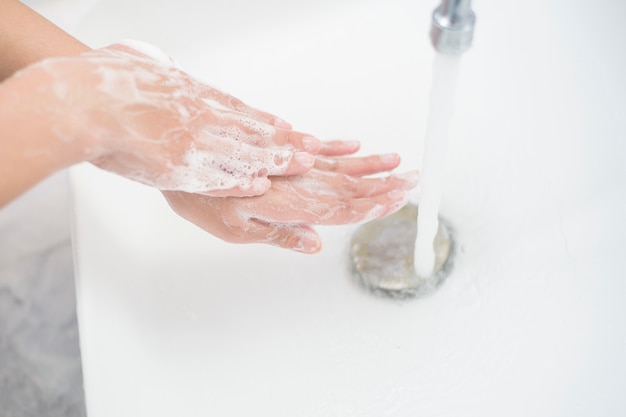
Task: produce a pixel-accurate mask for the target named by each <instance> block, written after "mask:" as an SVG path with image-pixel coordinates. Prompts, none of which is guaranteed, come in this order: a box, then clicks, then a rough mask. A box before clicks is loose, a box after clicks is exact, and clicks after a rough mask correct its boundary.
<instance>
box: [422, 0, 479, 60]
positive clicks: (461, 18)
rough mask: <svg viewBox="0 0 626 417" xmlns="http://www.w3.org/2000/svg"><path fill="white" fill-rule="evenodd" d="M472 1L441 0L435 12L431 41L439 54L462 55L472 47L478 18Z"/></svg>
mask: <svg viewBox="0 0 626 417" xmlns="http://www.w3.org/2000/svg"><path fill="white" fill-rule="evenodd" d="M471 3H472V0H441V4H440V5H439V7H437V8H436V9H435V11H434V12H433V19H432V25H431V29H430V39H431V41H432V43H433V46H434V47H435V49H436V50H437V51H438V52H441V53H443V54H450V55H460V54H462V53H463V52H465V51H467V50H468V49H469V48H470V46H471V45H472V38H473V36H474V23H475V21H476V16H475V15H474V12H473V11H472V9H471Z"/></svg>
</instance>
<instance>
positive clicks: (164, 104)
mask: <svg viewBox="0 0 626 417" xmlns="http://www.w3.org/2000/svg"><path fill="white" fill-rule="evenodd" d="M15 77H30V78H31V79H30V80H27V81H29V82H30V85H33V86H37V87H36V88H35V87H33V89H32V91H31V93H32V94H34V95H36V96H37V98H38V100H32V101H33V102H35V103H39V105H40V106H39V108H38V109H37V111H38V112H39V113H40V114H41V115H42V117H47V118H48V119H50V120H52V121H53V122H51V123H52V128H51V131H52V132H53V134H54V135H56V137H57V138H58V139H59V141H60V142H64V143H68V142H80V143H81V146H79V148H80V149H83V150H84V152H85V155H84V159H87V160H89V161H91V162H93V163H94V164H96V165H97V166H99V167H101V168H104V169H106V170H109V171H112V172H115V173H117V174H120V175H123V176H125V177H128V178H130V179H133V180H136V181H139V182H142V183H144V184H147V185H150V186H153V187H156V188H159V189H161V190H177V191H186V192H190V193H199V194H204V195H209V196H220V197H221V196H237V197H241V196H251V195H259V194H262V193H264V192H265V191H266V190H267V189H268V188H269V187H270V180H269V177H270V176H271V177H273V178H280V177H281V176H284V175H296V174H302V173H305V172H307V171H308V170H309V169H311V168H312V166H313V164H314V159H315V158H314V156H313V154H315V153H317V152H318V151H319V150H320V146H321V142H320V141H319V140H317V139H315V138H313V137H311V136H309V135H306V134H304V133H300V132H296V131H294V130H292V129H291V126H290V125H288V124H287V123H285V122H283V121H282V120H280V119H278V118H276V117H274V116H272V115H270V114H268V113H264V112H261V111H259V110H256V109H253V108H251V107H249V106H247V105H245V104H244V103H242V102H241V101H239V100H237V99H235V98H233V97H231V96H229V95H227V94H224V93H222V92H220V91H218V90H215V89H213V88H211V87H209V86H207V85H206V84H203V83H201V82H199V81H197V80H195V79H193V78H192V77H191V76H189V75H188V74H186V73H185V72H183V71H182V70H180V69H178V68H176V67H175V66H174V64H173V62H172V61H171V60H170V59H169V58H168V57H167V56H165V54H163V53H162V52H160V51H159V50H157V49H156V48H155V47H151V46H149V45H144V44H139V43H130V44H125V45H121V44H119V45H113V46H110V47H107V48H104V49H100V50H94V51H90V52H86V53H83V54H81V55H79V56H75V57H65V58H51V59H47V60H44V61H41V62H39V63H37V64H34V65H31V66H30V67H27V68H26V69H25V70H23V71H21V72H20V73H18V74H16V76H15ZM31 81H32V82H31ZM31 99H32V97H31Z"/></svg>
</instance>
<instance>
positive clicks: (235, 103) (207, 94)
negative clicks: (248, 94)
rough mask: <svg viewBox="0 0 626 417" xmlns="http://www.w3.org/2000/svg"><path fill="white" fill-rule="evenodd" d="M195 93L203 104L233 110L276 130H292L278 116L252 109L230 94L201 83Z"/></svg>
mask: <svg viewBox="0 0 626 417" xmlns="http://www.w3.org/2000/svg"><path fill="white" fill-rule="evenodd" d="M196 93H197V94H199V95H200V96H201V97H202V98H203V99H204V100H205V102H207V103H208V104H218V106H216V107H224V108H226V109H229V110H234V111H237V112H240V113H244V114H247V115H249V116H252V117H253V118H255V119H256V120H259V121H262V122H264V123H267V124H270V125H272V126H275V127H277V128H281V129H286V130H289V129H291V128H292V126H291V124H290V123H288V122H286V121H284V120H283V119H281V118H280V117H278V116H274V115H273V114H271V113H267V112H264V111H261V110H258V109H255V108H254V107H251V106H249V105H247V104H246V103H244V102H243V101H241V100H239V99H238V98H236V97H233V96H231V95H230V94H227V93H224V92H222V91H220V90H218V89H216V88H213V87H211V86H209V85H206V84H204V83H202V82H198V84H197V86H196Z"/></svg>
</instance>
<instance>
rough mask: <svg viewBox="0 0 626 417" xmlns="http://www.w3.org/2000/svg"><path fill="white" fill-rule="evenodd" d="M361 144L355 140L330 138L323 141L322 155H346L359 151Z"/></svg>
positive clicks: (320, 152)
mask: <svg viewBox="0 0 626 417" xmlns="http://www.w3.org/2000/svg"><path fill="white" fill-rule="evenodd" d="M360 147H361V144H360V143H359V142H358V141H355V140H330V141H324V142H322V146H321V149H320V151H319V154H320V155H324V156H344V155H352V154H353V153H355V152H357V151H358V150H359V148H360Z"/></svg>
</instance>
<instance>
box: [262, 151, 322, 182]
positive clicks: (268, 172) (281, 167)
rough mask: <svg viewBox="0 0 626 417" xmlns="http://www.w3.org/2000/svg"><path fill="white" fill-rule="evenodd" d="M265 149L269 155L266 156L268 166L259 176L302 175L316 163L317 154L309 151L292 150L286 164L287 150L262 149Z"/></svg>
mask: <svg viewBox="0 0 626 417" xmlns="http://www.w3.org/2000/svg"><path fill="white" fill-rule="evenodd" d="M261 151H265V152H266V153H267V154H268V155H269V156H266V158H267V159H268V162H270V161H272V162H273V163H268V164H266V166H267V167H268V168H267V169H265V170H262V171H261V172H259V176H283V175H300V174H305V173H307V172H309V171H310V170H311V168H313V165H314V164H315V156H314V155H311V154H310V153H307V152H290V153H291V156H290V157H289V158H288V159H287V163H286V164H285V163H284V162H283V161H284V158H285V152H288V151H285V150H281V149H261Z"/></svg>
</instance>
